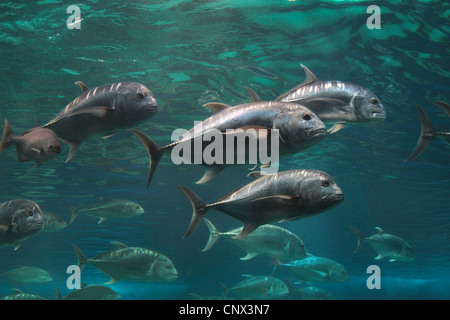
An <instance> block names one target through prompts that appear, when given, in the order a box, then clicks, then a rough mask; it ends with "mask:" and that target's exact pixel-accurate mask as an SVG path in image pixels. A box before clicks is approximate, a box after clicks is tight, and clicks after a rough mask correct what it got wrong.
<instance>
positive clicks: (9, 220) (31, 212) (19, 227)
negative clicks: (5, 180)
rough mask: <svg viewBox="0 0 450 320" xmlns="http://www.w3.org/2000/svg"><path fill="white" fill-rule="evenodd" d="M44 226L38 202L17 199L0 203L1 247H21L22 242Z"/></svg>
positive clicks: (15, 248)
mask: <svg viewBox="0 0 450 320" xmlns="http://www.w3.org/2000/svg"><path fill="white" fill-rule="evenodd" d="M43 228H44V217H43V215H42V211H41V208H39V206H38V205H37V203H35V202H33V201H30V200H25V199H16V200H10V201H6V202H3V203H2V204H1V205H0V247H3V246H13V247H14V250H17V249H19V247H20V245H21V244H22V242H24V241H25V240H27V239H29V238H31V237H33V236H35V235H36V234H38V233H39V232H41V231H42V229H43Z"/></svg>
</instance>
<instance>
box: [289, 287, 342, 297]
mask: <svg viewBox="0 0 450 320" xmlns="http://www.w3.org/2000/svg"><path fill="white" fill-rule="evenodd" d="M294 292H295V293H296V294H298V295H299V296H300V298H301V299H302V300H334V296H333V295H332V294H331V293H330V292H328V291H326V290H324V289H322V288H318V287H313V286H308V287H302V288H298V289H294Z"/></svg>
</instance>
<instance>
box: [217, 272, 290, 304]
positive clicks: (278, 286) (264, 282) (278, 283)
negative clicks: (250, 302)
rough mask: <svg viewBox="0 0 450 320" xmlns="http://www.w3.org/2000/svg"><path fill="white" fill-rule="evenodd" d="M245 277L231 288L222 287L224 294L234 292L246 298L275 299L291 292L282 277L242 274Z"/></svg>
mask: <svg viewBox="0 0 450 320" xmlns="http://www.w3.org/2000/svg"><path fill="white" fill-rule="evenodd" d="M242 277H244V278H245V279H244V280H243V281H241V282H239V283H238V284H236V285H234V286H233V287H231V288H227V287H225V286H224V285H223V284H222V283H220V282H219V285H220V286H221V287H222V291H223V296H222V298H226V296H227V294H229V293H232V294H236V295H238V296H240V297H241V298H244V299H275V298H280V297H282V296H285V295H287V294H288V293H289V288H288V287H287V285H286V284H285V283H284V282H283V281H282V280H280V279H278V278H276V277H271V276H251V275H242Z"/></svg>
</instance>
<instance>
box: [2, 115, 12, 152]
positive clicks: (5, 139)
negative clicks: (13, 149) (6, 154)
mask: <svg viewBox="0 0 450 320" xmlns="http://www.w3.org/2000/svg"><path fill="white" fill-rule="evenodd" d="M12 136H14V133H13V131H12V129H11V126H10V125H9V122H8V120H7V119H5V127H4V128H3V135H2V140H1V141H0V152H2V151H3V150H5V149H6V148H8V147H9V146H10V145H11V144H12V143H11V137H12Z"/></svg>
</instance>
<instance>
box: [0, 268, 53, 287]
mask: <svg viewBox="0 0 450 320" xmlns="http://www.w3.org/2000/svg"><path fill="white" fill-rule="evenodd" d="M0 276H2V277H6V278H7V279H9V280H11V281H12V282H14V283H16V284H37V283H46V282H50V281H52V280H53V279H52V277H51V276H50V275H49V274H48V272H47V271H46V270H44V269H41V268H37V267H31V266H23V267H19V268H15V269H12V270H9V271H7V272H4V273H2V274H0Z"/></svg>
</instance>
